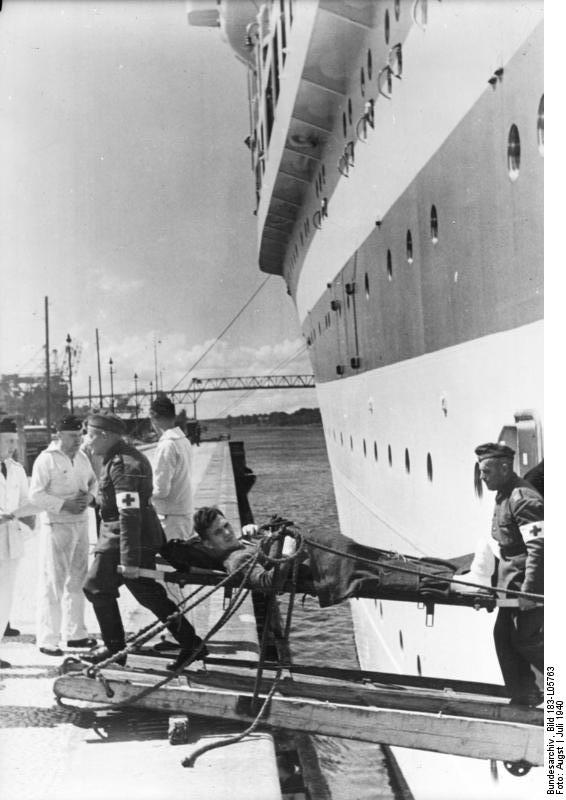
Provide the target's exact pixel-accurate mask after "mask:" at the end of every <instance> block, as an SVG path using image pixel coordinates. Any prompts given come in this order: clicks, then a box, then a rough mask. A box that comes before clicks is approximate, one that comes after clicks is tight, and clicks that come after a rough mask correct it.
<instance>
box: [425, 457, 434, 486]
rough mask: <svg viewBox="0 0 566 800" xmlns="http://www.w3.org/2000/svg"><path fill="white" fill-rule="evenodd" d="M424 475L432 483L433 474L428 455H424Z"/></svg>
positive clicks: (430, 459) (430, 458)
mask: <svg viewBox="0 0 566 800" xmlns="http://www.w3.org/2000/svg"><path fill="white" fill-rule="evenodd" d="M426 474H427V477H428V479H429V481H432V475H433V472H432V456H431V454H430V453H427V454H426Z"/></svg>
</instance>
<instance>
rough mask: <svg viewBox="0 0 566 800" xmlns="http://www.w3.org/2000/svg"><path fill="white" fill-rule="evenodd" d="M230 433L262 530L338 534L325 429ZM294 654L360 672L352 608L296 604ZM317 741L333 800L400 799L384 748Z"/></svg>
mask: <svg viewBox="0 0 566 800" xmlns="http://www.w3.org/2000/svg"><path fill="white" fill-rule="evenodd" d="M224 432H228V433H229V434H230V436H231V438H232V440H233V441H243V442H244V446H245V451H246V461H247V464H248V466H249V467H251V469H253V471H254V472H255V474H256V476H257V477H256V483H255V486H254V487H253V489H252V490H251V492H250V495H249V498H250V504H251V507H252V510H253V513H254V517H255V521H256V523H258V524H262V523H264V522H267V520H268V519H269V518H270V517H271V516H272V515H273V514H278V515H280V516H283V517H285V518H286V519H290V520H292V521H293V522H294V523H295V524H296V525H298V526H299V528H300V529H301V530H302V531H303V532H304V533H307V532H308V530H309V529H314V528H317V529H318V530H322V531H328V532H331V531H333V530H336V529H337V527H338V517H337V511H336V505H335V502H334V494H333V489H332V480H331V474H330V465H329V463H328V457H327V454H326V444H325V440H324V434H323V430H322V426H321V425H289V426H281V427H277V426H269V425H242V426H233V427H232V428H231V429H230V430H229V431H228V430H227V429H224ZM209 433H210V432H209ZM282 611H283V612H284V611H285V607H284V606H283V607H282ZM290 647H291V656H292V660H293V661H294V662H295V663H301V664H314V665H317V666H334V667H342V668H345V669H357V668H358V666H359V664H358V660H357V656H356V650H355V645H354V638H353V634H352V620H351V614H350V606H349V604H348V603H347V602H346V603H342V604H341V605H338V606H333V607H332V608H327V609H321V608H319V606H318V602H317V601H316V600H315V599H314V598H311V597H307V598H306V599H305V602H304V603H302V602H301V598H299V597H298V598H297V601H296V603H295V608H294V611H293V625H292V629H291V641H290ZM313 739H314V740H315V749H316V753H317V757H318V762H319V764H318V766H319V768H320V769H321V771H322V774H323V775H326V776H329V777H328V783H329V786H330V787H331V796H332V797H333V798H334V799H335V800H385V798H387V799H388V800H389V799H390V798H393V797H394V794H393V791H392V788H391V779H390V775H389V770H388V766H387V761H386V759H385V757H384V755H383V752H382V750H381V748H379V747H377V746H375V745H371V744H367V743H364V742H349V741H347V740H345V739H337V738H331V737H325V736H316V737H313ZM313 800H316V798H313Z"/></svg>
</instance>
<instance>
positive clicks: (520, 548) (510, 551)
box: [499, 544, 527, 558]
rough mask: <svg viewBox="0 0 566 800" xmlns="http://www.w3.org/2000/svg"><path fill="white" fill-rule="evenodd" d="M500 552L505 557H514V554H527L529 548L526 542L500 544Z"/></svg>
mask: <svg viewBox="0 0 566 800" xmlns="http://www.w3.org/2000/svg"><path fill="white" fill-rule="evenodd" d="M499 552H500V553H501V555H502V556H503V557H504V558H513V556H522V555H526V554H527V548H526V547H525V545H524V544H500V545H499Z"/></svg>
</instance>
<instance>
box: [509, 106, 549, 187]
mask: <svg viewBox="0 0 566 800" xmlns="http://www.w3.org/2000/svg"><path fill="white" fill-rule="evenodd" d="M537 145H538V151H539V153H540V155H541V156H543V155H544V95H542V97H541V98H540V100H539V104H538V109H537ZM520 168H521V137H520V135H519V128H518V127H517V126H516V125H515V123H513V124H512V125H511V127H510V128H509V133H508V135H507V170H508V172H509V177H510V178H511V180H512V181H516V180H517V178H518V177H519V170H520Z"/></svg>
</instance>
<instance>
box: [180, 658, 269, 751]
mask: <svg viewBox="0 0 566 800" xmlns="http://www.w3.org/2000/svg"><path fill="white" fill-rule="evenodd" d="M281 672H282V669H279V670H278V671H277V674H276V676H275V678H274V680H273V685H272V687H271V689H270V690H269V692H268V694H267V696H266V698H265V700H264V701H263V704H262V706H261V708H260V710H259V712H258V714H257V715H256V717H255V719H254V721H253V722H252V724H251V725H250V726H249V727H248V728H246V730H245V731H242V733H238V734H234V735H233V736H229V737H227V738H226V739H222V741H220V742H211V743H210V744H205V745H203V746H202V747H199V748H197V749H196V750H195V751H194V753H191V755H190V756H187V758H184V759H183V760H182V761H181V764H182V765H183V767H194V765H195V761H196V760H197V758H199V756H202V755H203V753H207V752H208V751H209V750H216V749H217V748H219V747H227V746H228V745H230V744H237V743H238V742H241V741H242V739H245V738H246V736H250V735H251V734H252V733H253V732H254V731H255V729H256V728H257V726H258V725H259V723H260V722H261V719H262V717H263V715H264V714H265V712H266V710H267V708H268V706H269V703H270V701H271V698H272V697H273V695H274V694H275V690H276V689H277V686H278V684H279V679H280V677H281Z"/></svg>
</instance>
